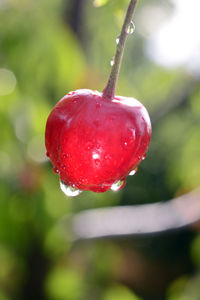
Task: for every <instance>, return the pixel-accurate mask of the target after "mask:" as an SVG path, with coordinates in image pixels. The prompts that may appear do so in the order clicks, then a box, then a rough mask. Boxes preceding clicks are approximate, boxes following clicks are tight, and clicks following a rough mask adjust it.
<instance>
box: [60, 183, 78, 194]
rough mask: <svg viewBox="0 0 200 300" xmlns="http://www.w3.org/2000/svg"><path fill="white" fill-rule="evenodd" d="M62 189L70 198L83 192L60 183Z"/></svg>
mask: <svg viewBox="0 0 200 300" xmlns="http://www.w3.org/2000/svg"><path fill="white" fill-rule="evenodd" d="M60 188H61V190H62V192H63V193H64V194H65V195H66V196H68V197H76V196H78V195H80V193H81V192H82V191H80V190H78V189H77V188H75V187H73V186H68V185H66V184H65V183H64V182H63V181H60Z"/></svg>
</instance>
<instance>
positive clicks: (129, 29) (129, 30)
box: [126, 21, 135, 34]
mask: <svg viewBox="0 0 200 300" xmlns="http://www.w3.org/2000/svg"><path fill="white" fill-rule="evenodd" d="M134 31H135V24H134V23H133V21H131V24H130V26H129V27H128V29H127V31H126V33H127V34H133V32H134Z"/></svg>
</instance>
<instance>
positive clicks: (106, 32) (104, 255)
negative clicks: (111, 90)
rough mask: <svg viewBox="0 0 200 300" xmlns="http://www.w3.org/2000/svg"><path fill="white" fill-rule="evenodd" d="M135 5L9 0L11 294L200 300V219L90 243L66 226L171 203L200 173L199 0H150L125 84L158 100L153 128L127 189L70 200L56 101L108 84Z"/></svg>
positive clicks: (0, 133)
mask: <svg viewBox="0 0 200 300" xmlns="http://www.w3.org/2000/svg"><path fill="white" fill-rule="evenodd" d="M128 3H129V1H128V0H73V1H72V0H71V1H70V0H62V1H61V0H41V1H36V0H21V1H19V0H0V128H1V129H0V300H15V299H16V300H27V299H29V300H31V299H33V300H36V299H37V300H45V299H46V300H139V299H144V300H165V299H166V300H199V294H200V290H199V286H200V272H199V267H200V236H199V232H200V227H199V226H198V224H195V225H194V226H191V227H190V228H186V229H184V230H178V231H177V230H175V231H174V232H171V233H163V234H162V233H160V234H156V235H148V236H138V237H137V238H131V237H129V238H124V239H117V238H115V239H114V238H113V239H111V238H110V239H109V238H107V239H105V240H104V239H100V240H95V241H90V242H89V241H82V242H79V243H73V239H71V236H69V235H68V231H67V229H66V228H65V230H66V231H65V230H61V228H60V226H59V221H60V219H62V217H64V216H69V215H71V214H73V213H77V212H79V211H83V210H86V209H91V208H100V207H109V206H124V205H135V204H144V203H156V202H159V201H167V200H169V199H172V198H174V197H176V196H179V195H182V194H184V193H187V192H190V191H191V190H193V189H194V188H196V187H197V186H198V185H199V182H200V86H199V80H200V79H199V78H200V18H199V11H200V1H199V0H190V1H188V0H170V1H164V0H149V1H144V0H139V1H138V6H137V10H136V13H135V17H134V23H135V31H134V34H132V35H130V36H129V38H128V41H127V46H126V50H125V56H124V59H123V65H122V68H121V73H120V78H119V82H118V88H117V93H118V94H120V95H123V96H133V97H135V98H137V99H138V100H140V101H141V102H142V103H143V104H144V105H145V106H146V107H147V109H148V111H149V113H150V116H151V118H152V123H153V135H152V143H151V146H150V149H149V151H148V154H147V157H146V159H145V160H144V161H143V162H142V163H141V166H140V167H139V170H138V172H137V173H136V174H135V175H134V176H129V178H128V183H127V185H126V187H125V188H124V189H123V190H122V191H120V192H113V191H109V192H106V193H105V194H95V193H91V192H84V193H82V194H81V195H80V196H78V197H76V198H70V197H66V196H65V195H64V193H63V192H62V191H61V189H60V186H59V178H58V176H56V175H55V174H54V173H53V171H52V167H51V164H50V163H49V161H48V159H47V157H46V155H45V153H46V151H45V147H44V130H45V123H46V119H47V116H48V114H49V112H50V110H51V109H52V108H53V106H54V105H55V104H56V102H57V101H58V100H59V99H60V98H61V97H62V96H63V95H65V94H66V93H67V92H69V91H70V90H75V89H80V88H90V89H95V90H99V91H102V90H103V88H104V87H105V84H106V81H107V78H108V75H109V71H110V62H111V60H112V57H113V55H114V52H115V47H116V38H117V36H118V35H119V32H120V28H121V25H122V22H123V18H124V14H125V11H126V8H127V5H128ZM111 221H112V220H111ZM147 221H148V220H146V219H145V218H144V219H143V222H147Z"/></svg>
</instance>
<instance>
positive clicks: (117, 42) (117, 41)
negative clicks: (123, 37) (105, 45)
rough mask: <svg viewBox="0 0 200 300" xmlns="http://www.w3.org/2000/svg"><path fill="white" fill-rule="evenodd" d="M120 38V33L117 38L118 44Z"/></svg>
mask: <svg viewBox="0 0 200 300" xmlns="http://www.w3.org/2000/svg"><path fill="white" fill-rule="evenodd" d="M119 39H120V35H118V37H117V38H116V44H117V45H118V44H119Z"/></svg>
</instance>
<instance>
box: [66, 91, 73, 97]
mask: <svg viewBox="0 0 200 300" xmlns="http://www.w3.org/2000/svg"><path fill="white" fill-rule="evenodd" d="M74 94H75V92H73V91H71V92H69V93H68V94H67V95H69V96H71V95H74Z"/></svg>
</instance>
